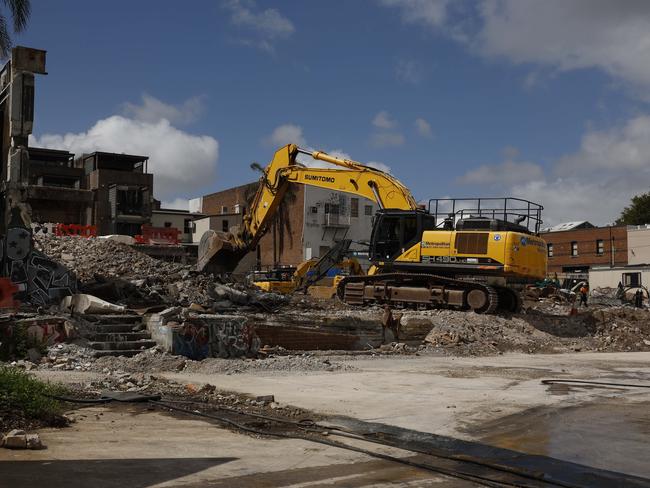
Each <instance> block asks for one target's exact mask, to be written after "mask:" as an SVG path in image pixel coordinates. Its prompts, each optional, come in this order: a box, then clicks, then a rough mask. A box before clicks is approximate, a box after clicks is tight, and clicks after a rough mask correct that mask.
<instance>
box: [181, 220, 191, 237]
mask: <svg viewBox="0 0 650 488" xmlns="http://www.w3.org/2000/svg"><path fill="white" fill-rule="evenodd" d="M183 233H185V234H193V233H194V222H192V219H185V222H183Z"/></svg>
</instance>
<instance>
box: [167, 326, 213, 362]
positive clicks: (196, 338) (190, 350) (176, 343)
mask: <svg viewBox="0 0 650 488" xmlns="http://www.w3.org/2000/svg"><path fill="white" fill-rule="evenodd" d="M209 335H210V332H209V330H208V327H207V326H206V325H205V324H201V323H187V322H186V323H184V324H183V325H182V326H180V327H179V328H178V329H176V330H174V332H173V338H172V351H173V352H174V354H180V355H181V356H185V357H186V358H190V359H194V360H199V359H205V358H207V357H209V356H210V346H209V342H210V336H209Z"/></svg>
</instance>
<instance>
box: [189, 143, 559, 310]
mask: <svg viewBox="0 0 650 488" xmlns="http://www.w3.org/2000/svg"><path fill="white" fill-rule="evenodd" d="M300 154H303V155H306V156H310V157H311V158H313V159H314V160H320V161H324V162H327V163H330V164H332V165H333V166H334V167H332V168H313V167H308V166H305V165H304V164H301V163H300V162H298V160H297V159H298V156H299V155H300ZM291 183H296V184H302V185H310V186H317V187H320V188H327V189H330V190H337V191H342V192H346V193H350V194H353V195H356V196H360V197H365V198H368V199H370V200H372V201H374V202H376V203H377V205H378V206H379V210H378V212H377V214H376V215H375V217H374V221H373V229H372V235H371V239H370V248H369V257H370V261H371V263H372V265H373V266H372V267H371V268H370V270H369V271H368V274H367V275H364V276H347V277H344V278H343V279H341V280H340V281H339V283H338V286H337V296H338V297H339V299H341V300H342V301H343V302H345V303H348V304H351V305H369V304H391V305H394V306H412V307H417V308H430V307H451V308H457V309H470V310H474V311H475V312H477V313H495V312H497V311H509V312H515V311H517V310H519V308H520V306H521V301H520V298H519V293H518V291H517V288H518V287H520V286H523V285H524V284H527V283H530V282H534V281H538V280H540V279H543V278H544V277H545V276H546V261H547V257H546V256H547V251H546V244H545V242H544V241H543V240H542V239H541V238H540V237H539V236H538V233H539V228H540V226H541V224H542V220H541V211H542V209H543V207H542V206H541V205H538V204H536V203H533V202H530V201H527V200H522V199H516V198H475V199H432V200H430V201H429V202H428V208H424V206H423V205H418V203H417V202H416V200H415V198H414V197H413V195H412V194H411V192H410V191H409V190H408V188H406V187H405V186H404V185H403V184H402V183H401V182H400V181H398V180H397V179H396V178H395V177H393V176H392V175H390V174H389V173H386V172H384V171H381V170H379V169H376V168H373V167H370V166H366V165H364V164H362V163H359V162H356V161H352V160H348V159H339V158H335V157H333V156H330V155H328V154H326V153H324V152H320V151H307V150H304V149H301V148H299V147H298V146H296V145H294V144H289V145H287V146H285V147H282V148H280V149H279V150H278V151H277V152H276V153H275V156H274V157H273V160H272V161H271V162H270V163H269V165H268V166H267V167H266V168H265V170H264V173H263V175H262V177H261V179H260V186H259V189H258V191H257V193H256V195H255V198H254V200H253V202H252V205H251V206H250V209H249V210H248V212H247V213H246V215H245V216H244V220H243V225H242V227H241V228H240V229H233V231H232V232H230V233H224V232H218V231H207V232H206V233H205V234H204V235H203V236H202V238H201V242H200V244H199V257H198V265H197V266H198V269H199V270H203V271H213V272H223V271H228V270H232V269H233V268H234V266H235V265H236V264H237V263H238V262H239V260H240V259H241V258H242V257H243V256H244V255H245V254H246V253H248V252H249V251H251V250H253V249H255V247H256V246H257V244H258V242H259V240H260V238H261V237H262V236H263V235H264V233H265V232H266V230H267V227H268V225H269V223H270V221H271V218H272V217H273V215H274V214H275V212H276V211H277V209H278V206H279V205H280V202H281V201H282V199H283V197H284V194H285V193H286V191H287V188H288V186H289V185H290V184H291Z"/></svg>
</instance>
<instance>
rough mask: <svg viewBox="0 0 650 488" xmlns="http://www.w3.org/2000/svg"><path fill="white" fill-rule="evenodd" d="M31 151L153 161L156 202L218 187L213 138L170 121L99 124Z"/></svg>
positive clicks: (47, 137) (46, 139) (44, 139)
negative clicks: (63, 151) (137, 157)
mask: <svg viewBox="0 0 650 488" xmlns="http://www.w3.org/2000/svg"><path fill="white" fill-rule="evenodd" d="M30 145H33V146H36V147H46V148H53V149H66V150H68V151H70V152H73V153H75V154H79V155H80V154H82V153H90V152H93V151H107V152H116V153H127V154H137V155H140V156H149V172H150V173H153V175H154V196H155V197H156V198H159V199H162V200H169V199H172V198H174V197H176V196H177V195H183V194H187V193H190V192H193V190H194V189H195V187H201V186H204V185H205V184H206V183H208V182H210V181H213V180H214V177H215V169H216V166H217V159H218V156H219V143H218V142H217V140H216V139H214V138H213V137H210V136H205V135H203V136H199V135H192V134H189V133H187V132H184V131H181V130H179V129H177V128H175V127H173V126H172V125H171V124H170V123H169V121H168V120H165V119H161V120H159V121H157V122H144V121H140V120H134V119H129V118H126V117H123V116H120V115H114V116H112V117H108V118H106V119H102V120H99V121H98V122H96V123H95V125H93V126H92V127H91V128H90V129H88V131H86V132H80V133H67V134H44V135H42V136H41V137H33V138H32V141H31V142H30Z"/></svg>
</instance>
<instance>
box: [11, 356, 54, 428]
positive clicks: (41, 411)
mask: <svg viewBox="0 0 650 488" xmlns="http://www.w3.org/2000/svg"><path fill="white" fill-rule="evenodd" d="M62 394H65V388H63V387H62V386H58V385H51V384H49V383H44V382H42V381H40V380H37V379H36V378H34V377H32V376H30V375H29V374H28V373H26V372H25V371H23V370H20V369H18V368H12V367H9V366H0V412H3V411H5V412H6V411H14V410H15V411H20V412H22V413H23V414H24V415H25V416H26V417H28V418H33V419H46V418H49V417H51V416H52V415H56V414H58V413H60V412H61V410H62V407H61V403H60V402H59V401H57V400H55V399H53V398H50V397H48V396H47V395H62Z"/></svg>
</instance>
